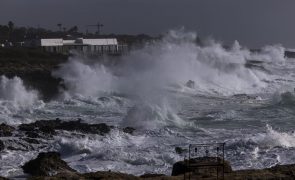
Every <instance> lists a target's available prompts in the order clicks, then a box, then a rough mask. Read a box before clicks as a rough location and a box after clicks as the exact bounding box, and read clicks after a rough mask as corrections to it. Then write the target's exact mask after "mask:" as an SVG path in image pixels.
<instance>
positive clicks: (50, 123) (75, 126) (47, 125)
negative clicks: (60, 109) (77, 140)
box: [19, 119, 112, 135]
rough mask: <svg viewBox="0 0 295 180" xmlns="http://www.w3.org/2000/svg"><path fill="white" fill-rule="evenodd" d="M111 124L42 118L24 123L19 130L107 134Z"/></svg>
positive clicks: (52, 133)
mask: <svg viewBox="0 0 295 180" xmlns="http://www.w3.org/2000/svg"><path fill="white" fill-rule="evenodd" d="M111 128H112V127H111V126H108V125H106V124H105V123H101V124H87V123H82V122H81V120H77V121H61V120H60V119H56V120H40V121H36V122H34V123H31V124H22V125H20V126H19V130H21V131H26V132H33V133H38V132H42V133H43V134H46V135H55V134H56V132H55V130H66V131H77V132H82V133H90V134H100V135H105V134H106V133H109V132H110V130H111Z"/></svg>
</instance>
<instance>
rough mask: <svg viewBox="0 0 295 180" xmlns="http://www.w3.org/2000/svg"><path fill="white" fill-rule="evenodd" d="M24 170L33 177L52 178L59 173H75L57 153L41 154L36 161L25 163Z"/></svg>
mask: <svg viewBox="0 0 295 180" xmlns="http://www.w3.org/2000/svg"><path fill="white" fill-rule="evenodd" d="M22 169H23V171H24V173H27V174H30V175H33V176H52V175H55V174H57V173H59V172H67V171H70V172H75V170H74V169H72V168H71V167H69V166H68V165H67V163H66V162H65V161H63V160H62V159H61V158H60V154H59V153H57V152H47V153H40V154H39V155H38V157H37V158H36V159H33V160H31V161H29V162H27V163H25V164H24V165H23V166H22Z"/></svg>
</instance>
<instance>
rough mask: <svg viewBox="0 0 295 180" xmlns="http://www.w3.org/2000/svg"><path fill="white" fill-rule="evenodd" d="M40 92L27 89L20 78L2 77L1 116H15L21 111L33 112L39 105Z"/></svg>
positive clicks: (0, 84)
mask: <svg viewBox="0 0 295 180" xmlns="http://www.w3.org/2000/svg"><path fill="white" fill-rule="evenodd" d="M38 102H39V99H38V92H37V91H35V90H28V89H27V88H25V86H24V84H23V81H22V80H21V79H20V78H19V77H14V78H12V79H9V78H7V77H5V76H1V77H0V108H1V114H13V113H16V112H18V111H20V110H31V108H32V107H33V106H34V105H36V104H38Z"/></svg>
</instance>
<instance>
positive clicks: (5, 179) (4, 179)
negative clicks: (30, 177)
mask: <svg viewBox="0 0 295 180" xmlns="http://www.w3.org/2000/svg"><path fill="white" fill-rule="evenodd" d="M0 180H9V179H7V178H5V177H0Z"/></svg>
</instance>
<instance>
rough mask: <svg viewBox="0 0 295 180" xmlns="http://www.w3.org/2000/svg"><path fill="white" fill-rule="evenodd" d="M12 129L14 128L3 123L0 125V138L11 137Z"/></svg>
mask: <svg viewBox="0 0 295 180" xmlns="http://www.w3.org/2000/svg"><path fill="white" fill-rule="evenodd" d="M14 129H15V128H14V127H12V126H9V125H6V124H4V123H2V124H0V137H8V136H12V133H13V131H14Z"/></svg>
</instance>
